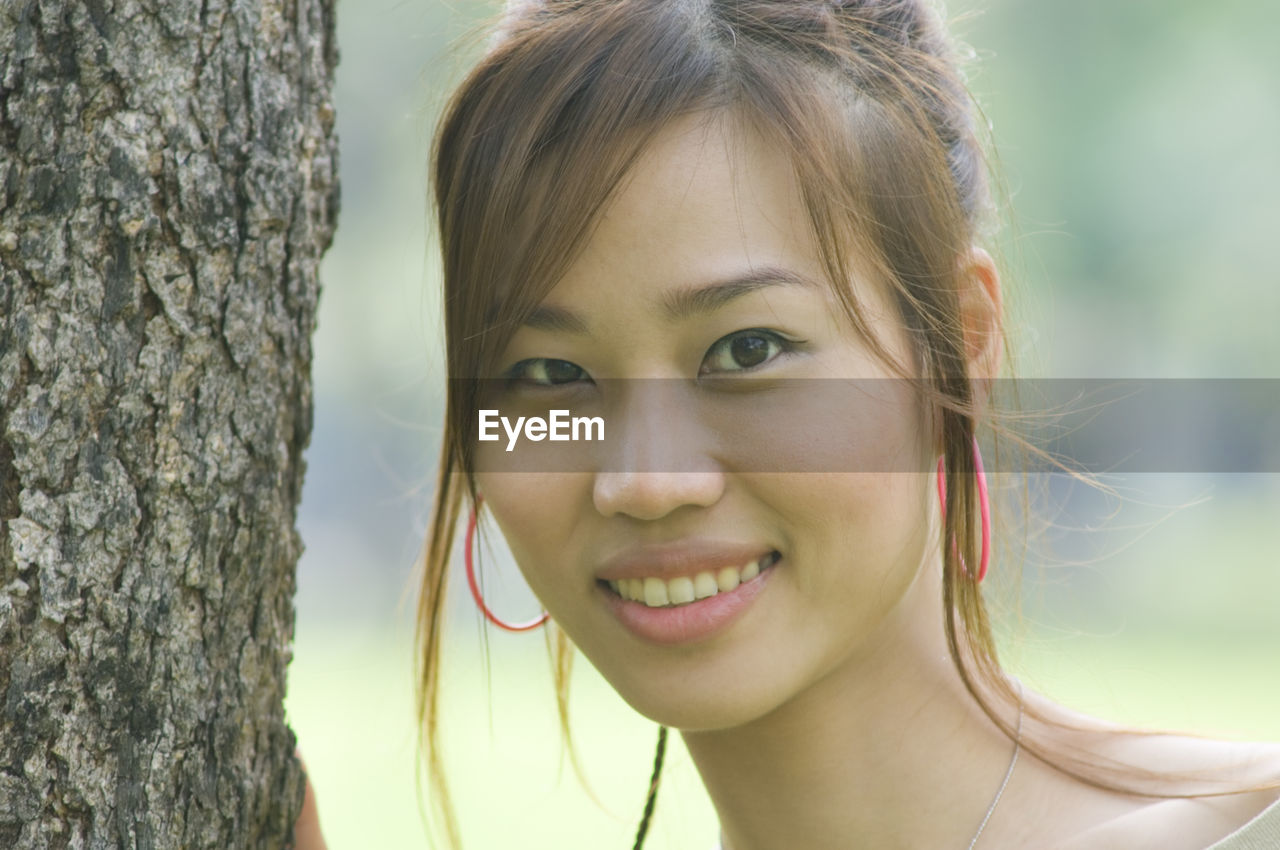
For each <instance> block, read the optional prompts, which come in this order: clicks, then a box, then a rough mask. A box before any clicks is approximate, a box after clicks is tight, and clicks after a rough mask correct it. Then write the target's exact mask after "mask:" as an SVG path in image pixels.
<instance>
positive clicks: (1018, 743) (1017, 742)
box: [968, 682, 1022, 850]
mask: <svg viewBox="0 0 1280 850" xmlns="http://www.w3.org/2000/svg"><path fill="white" fill-rule="evenodd" d="M1021 750H1022V683H1021V682H1018V728H1017V731H1015V732H1014V733H1013V758H1011V759H1009V769H1008V770H1006V771H1005V772H1004V781H1003V782H1001V783H1000V790H999V791H996V796H995V799H994V800H992V801H991V805H990V806H987V813H986V814H985V815H983V817H982V823H980V824H978V831H977V832H975V833H974V834H973V840H972V841H970V842H969V848H968V850H973V848H974V847H976V846H977V845H978V839H979V838H981V837H982V831H983V830H984V829H986V828H987V821H989V820H991V815H992V814H993V813H994V812H995V810H996V806H998V805H1000V798H1001V797H1003V796H1004V789H1005V788H1008V787H1009V778H1010V777H1012V776H1013V768H1014V765H1016V764H1017V763H1018V753H1019V752H1021Z"/></svg>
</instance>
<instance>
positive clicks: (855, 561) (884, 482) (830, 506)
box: [793, 472, 928, 614]
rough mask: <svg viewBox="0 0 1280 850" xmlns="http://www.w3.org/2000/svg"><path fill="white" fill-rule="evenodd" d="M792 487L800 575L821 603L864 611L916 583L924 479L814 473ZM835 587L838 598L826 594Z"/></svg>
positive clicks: (902, 474) (922, 535)
mask: <svg viewBox="0 0 1280 850" xmlns="http://www.w3.org/2000/svg"><path fill="white" fill-rule="evenodd" d="M814 478H815V479H816V480H813V481H811V482H810V484H809V486H808V487H804V488H803V489H801V488H797V489H796V491H795V494H794V496H793V503H794V504H795V505H796V506H797V507H798V508H799V510H798V511H797V512H796V514H795V515H794V516H795V521H794V527H795V528H796V531H797V535H796V540H795V544H794V545H795V547H796V554H797V558H798V559H799V560H800V561H801V566H802V567H806V565H807V567H806V568H804V569H801V570H800V571H799V573H800V575H799V576H798V577H797V578H798V579H799V580H800V581H802V582H803V583H804V584H805V585H808V587H807V588H806V589H807V590H808V591H810V592H812V593H814V594H817V595H819V596H820V597H821V598H824V599H826V598H833V599H834V598H837V597H838V599H839V601H838V602H837V603H836V605H837V607H839V608H842V609H844V610H847V609H848V606H850V605H852V606H854V608H856V609H857V610H859V611H862V612H863V613H864V614H868V613H870V609H876V608H881V607H883V606H884V605H885V604H891V603H892V601H893V600H895V599H896V598H897V597H898V596H900V595H901V593H902V592H903V590H904V589H905V588H906V586H907V585H909V584H910V582H911V581H912V580H913V579H914V577H915V574H916V568H917V567H918V566H919V565H920V563H921V561H922V558H923V555H924V551H925V548H924V547H925V545H926V542H927V539H928V536H927V534H926V531H927V522H926V520H925V517H926V494H927V492H928V489H927V482H926V478H927V476H924V475H919V474H910V473H905V472H886V473H851V474H845V475H828V476H814ZM833 590H834V593H835V596H833V597H832V596H829V595H830V594H832V592H833Z"/></svg>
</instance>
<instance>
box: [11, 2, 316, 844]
mask: <svg viewBox="0 0 1280 850" xmlns="http://www.w3.org/2000/svg"><path fill="white" fill-rule="evenodd" d="M336 60H337V55H336V48H335V46H334V31H333V0H3V2H0V848H10V847H21V848H33V850H44V848H111V850H117V848H119V849H120V850H123V848H129V850H153V849H154V850H158V849H159V848H217V850H226V849H227V848H259V847H261V848H276V847H282V846H284V845H285V844H286V842H287V841H288V840H289V836H290V835H291V831H292V824H293V819H294V817H295V815H296V813H297V810H298V807H299V806H300V804H301V798H302V788H303V786H302V775H301V772H300V770H299V767H298V764H297V762H296V761H295V760H294V759H293V734H292V732H291V731H290V730H289V728H288V727H287V726H286V725H285V723H284V717H283V708H282V704H281V700H282V697H283V694H284V683H285V668H286V664H287V663H288V660H289V658H290V641H291V638H292V634H293V590H294V566H295V563H296V560H297V557H298V555H299V553H300V550H301V544H300V542H299V539H298V536H297V534H296V532H295V530H294V519H295V511H296V506H297V503H298V498H299V493H300V489H301V485H302V472H303V461H302V450H303V448H304V447H305V446H306V444H307V440H308V438H309V435H310V430H311V383H310V361H311V347H310V337H311V332H312V328H313V326H314V324H315V310H316V297H317V289H318V287H317V276H316V268H317V264H318V262H319V259H320V256H321V254H322V253H323V251H324V250H325V248H327V247H328V244H329V241H330V238H331V235H332V231H333V226H334V221H335V215H336V200H337V197H336V187H337V182H336V142H335V138H334V135H333V117H334V116H333V109H332V107H331V105H330V92H331V82H332V74H333V69H334V65H335V63H336Z"/></svg>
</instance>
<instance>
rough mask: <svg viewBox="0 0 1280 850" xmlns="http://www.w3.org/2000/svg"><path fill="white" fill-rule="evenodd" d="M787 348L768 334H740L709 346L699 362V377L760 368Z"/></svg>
mask: <svg viewBox="0 0 1280 850" xmlns="http://www.w3.org/2000/svg"><path fill="white" fill-rule="evenodd" d="M790 348H791V344H790V343H789V342H788V341H787V340H786V339H783V338H782V337H780V336H778V335H777V334H775V333H772V332H770V331H758V330H749V331H739V332H738V333H735V334H730V335H729V336H726V337H724V338H723V339H720V340H717V341H716V344H715V345H713V346H711V349H710V350H709V351H708V352H707V355H706V357H705V358H704V359H703V361H702V369H701V370H700V374H704V375H705V374H709V373H714V372H745V371H747V370H749V369H754V368H756V367H758V366H763V365H764V364H765V363H768V362H769V361H770V360H773V359H774V358H776V357H777V356H778V355H779V354H782V353H784V352H786V351H789V350H790Z"/></svg>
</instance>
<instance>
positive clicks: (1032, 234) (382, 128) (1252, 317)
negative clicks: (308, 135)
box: [286, 0, 1280, 850]
mask: <svg viewBox="0 0 1280 850" xmlns="http://www.w3.org/2000/svg"><path fill="white" fill-rule="evenodd" d="M493 8H494V6H493V4H491V3H479V2H467V0H450V2H443V1H442V0H396V2H390V0H360V2H354V0H344V2H340V3H339V16H338V29H339V43H340V46H341V51H342V63H341V65H340V67H339V70H338V91H337V109H338V127H339V132H340V134H341V143H342V183H343V185H342V192H343V199H342V216H341V225H340V228H339V231H338V236H337V240H336V242H335V244H334V246H333V249H332V250H331V252H330V253H329V255H328V258H327V259H326V261H325V264H324V268H323V285H324V293H323V297H322V303H321V311H320V327H319V332H318V334H317V338H316V363H315V381H316V422H315V433H314V436H313V440H312V445H311V448H310V450H309V451H308V454H307V458H308V474H307V483H306V489H305V491H304V496H303V503H302V510H301V515H300V519H299V524H300V528H301V532H302V535H303V538H304V540H305V542H306V544H307V551H306V554H305V556H304V557H303V559H302V562H301V564H300V566H299V576H298V585H299V589H298V596H297V612H298V620H297V633H296V640H295V654H294V661H293V663H292V666H291V668H290V673H289V683H288V698H287V702H286V709H287V714H288V718H289V722H290V723H291V724H292V726H293V728H294V729H295V730H296V732H297V733H298V736H299V739H300V741H301V743H302V746H303V749H304V752H305V754H306V757H307V762H308V767H309V769H310V772H311V775H312V778H313V781H314V782H315V785H316V787H317V790H318V794H319V799H320V808H321V819H322V822H323V826H324V829H325V832H326V834H327V836H328V838H329V842H330V847H331V848H333V850H357V848H361V849H363V848H371V847H376V848H382V849H383V850H399V848H405V850H408V848H426V847H431V846H433V844H432V841H431V839H430V837H429V833H428V831H427V829H426V827H425V826H424V820H423V815H422V812H423V810H424V809H426V808H427V807H426V806H425V804H422V805H420V800H423V799H425V798H424V797H420V795H419V782H418V777H419V776H420V772H419V770H418V768H417V765H418V756H417V752H416V737H415V728H414V719H413V711H412V696H413V670H412V666H411V657H412V656H411V653H412V646H411V635H412V616H413V601H414V596H415V589H414V588H413V587H412V565H413V561H414V558H415V556H416V554H417V549H418V547H419V546H420V544H421V540H422V528H423V526H424V521H425V517H426V514H427V510H428V507H429V504H430V498H431V487H432V482H433V476H434V470H433V462H434V456H435V450H436V446H437V445H438V439H439V422H440V416H441V414H440V411H441V391H442V388H443V378H442V376H443V368H442V365H441V363H442V343H441V340H440V332H439V320H438V303H439V295H438V276H437V271H436V264H435V255H434V250H435V249H434V246H433V244H432V242H431V241H430V238H429V236H428V224H427V218H426V216H425V209H426V202H425V192H426V177H425V160H426V154H427V147H428V143H429V139H430V135H431V129H432V126H433V123H434V120H435V116H436V114H437V112H438V109H439V107H440V104H441V102H442V101H443V98H444V97H445V94H446V92H447V91H448V86H449V84H450V82H451V81H456V80H457V79H458V78H459V76H460V75H461V73H462V72H463V71H464V70H465V68H466V66H467V63H468V61H469V60H470V59H471V58H473V57H474V55H475V54H474V50H473V49H471V48H468V47H466V46H465V44H464V45H463V46H461V47H451V46H450V45H454V44H458V39H459V38H460V37H461V36H464V35H465V34H466V33H467V32H468V31H470V29H471V28H472V27H473V26H474V25H475V24H476V22H477V21H479V20H480V19H481V18H483V17H484V16H485V15H487V14H489V13H490V12H491V11H492V10H493ZM949 12H950V16H951V17H952V18H953V19H954V24H953V30H954V31H955V32H956V33H958V34H959V36H960V37H961V38H962V39H963V41H965V42H967V43H968V44H970V45H972V46H973V48H974V49H975V51H976V54H977V62H976V65H975V66H974V67H973V68H972V69H971V74H970V83H971V86H972V88H973V89H974V90H975V92H976V93H977V94H978V96H979V99H980V100H981V102H982V103H983V106H984V109H985V111H986V115H987V117H988V118H989V119H990V121H991V123H992V126H993V128H994V136H995V139H996V141H997V143H998V155H999V160H1000V168H1001V171H1002V174H1003V176H1004V180H1005V182H1006V183H1007V185H1008V189H1009V197H1010V201H1011V204H1012V208H1013V210H1012V214H1011V215H1010V218H1011V220H1012V226H1011V227H1008V228H1006V230H1005V231H1004V234H1003V236H1002V240H1003V241H1002V244H1001V249H1002V252H1003V254H1004V255H1005V257H1006V258H1007V262H1008V265H1007V267H1006V286H1007V287H1008V288H1009V290H1010V292H1011V300H1012V304H1011V307H1012V316H1013V322H1014V325H1015V327H1014V334H1015V342H1016V343H1017V345H1016V349H1017V351H1016V354H1017V358H1016V359H1017V362H1018V366H1019V369H1020V372H1021V374H1024V375H1029V376H1043V377H1197V378H1213V377H1267V378H1278V377H1280V333H1277V326H1278V325H1280V279H1278V275H1277V271H1276V260H1275V244H1276V236H1275V233H1276V231H1277V225H1280V152H1278V151H1280V145H1277V142H1276V140H1277V139H1280V63H1277V62H1276V60H1275V50H1274V43H1273V38H1274V33H1275V32H1277V31H1280V5H1278V4H1274V3H1269V2H1268V3H1261V2H1241V0H1234V2H1233V0H1225V2H1220V3H1216V4H1206V3H1199V2H1192V0H1162V2H1155V0H1123V2H1114V0H1078V2H1075V3H1062V2H1057V0H993V2H989V3H985V4H983V5H982V6H980V7H978V6H976V5H975V4H973V3H966V4H964V5H960V4H952V5H951V7H950V8H949ZM474 43H475V42H474V41H473V42H471V44H473V45H474ZM1110 483H1112V484H1113V485H1114V486H1116V487H1117V488H1118V489H1119V494H1118V496H1117V497H1105V496H1103V495H1101V494H1099V493H1096V492H1094V491H1092V490H1089V489H1088V488H1080V487H1075V488H1070V487H1067V486H1065V485H1064V484H1063V482H1061V481H1056V480H1051V481H1040V482H1035V484H1036V490H1037V492H1043V493H1044V494H1046V496H1047V498H1046V499H1039V498H1038V499H1037V501H1038V502H1043V507H1044V516H1045V518H1046V520H1047V521H1049V522H1050V523H1051V525H1050V526H1049V527H1048V529H1047V530H1046V531H1045V532H1044V533H1042V534H1037V535H1036V536H1035V537H1033V538H1032V540H1031V543H1030V545H1029V547H1028V550H1027V552H1026V555H1025V558H1024V560H1025V566H1024V567H1023V578H1022V580H1021V588H1020V589H1021V599H1022V616H1021V618H1017V617H1008V618H1006V625H1005V626H1004V628H1003V632H1002V633H1003V634H1005V635H1006V637H1005V639H1004V641H1003V644H1004V647H1005V649H1004V655H1005V658H1006V661H1007V662H1008V663H1009V665H1010V666H1011V667H1012V668H1013V669H1015V670H1016V671H1017V672H1018V673H1019V674H1020V675H1022V676H1023V678H1024V681H1026V682H1027V684H1028V685H1029V686H1031V687H1035V688H1038V689H1040V690H1042V691H1044V692H1047V693H1049V694H1051V695H1053V696H1054V697H1056V698H1058V699H1060V700H1061V701H1063V702H1065V703H1067V704H1069V705H1071V706H1073V707H1076V708H1078V709H1080V710H1083V711H1087V712H1093V713H1096V714H1099V715H1102V716H1106V717H1110V718H1113V719H1116V720H1120V721H1128V722H1134V723H1140V724H1149V725H1159V726H1165V727H1179V728H1189V729H1194V730H1199V731H1204V732H1210V733H1215V734H1222V735H1227V736H1232V737H1241V738H1267V739H1273V740H1280V672H1278V671H1280V663H1278V662H1280V569H1277V567H1280V563H1278V558H1277V555H1276V547H1275V545H1274V540H1275V529H1276V526H1277V519H1278V518H1280V475H1232V476H1228V475H1219V476H1207V475H1197V476H1175V475H1135V476H1131V477H1129V478H1128V479H1126V480H1123V481H1111V482H1110ZM1012 563H1013V562H1012V561H1010V560H1009V559H1008V558H1006V559H1005V560H1004V561H1003V562H998V563H997V566H996V569H997V570H1000V569H1001V568H1002V567H1003V569H1004V571H1005V575H1008V573H1009V572H1010V571H1011V570H1014V569H1015V567H1014V566H1012ZM459 575H460V573H459ZM488 582H489V584H490V586H492V587H494V588H496V589H495V590H494V591H493V593H494V597H493V605H494V606H495V607H497V608H498V609H499V610H501V611H503V612H505V614H506V616H508V617H511V618H518V617H520V616H523V615H524V614H526V613H527V614H533V613H534V612H536V610H537V606H536V602H535V601H534V600H533V599H532V597H531V595H530V594H529V592H528V590H527V589H526V588H525V587H524V585H523V583H522V582H521V580H520V578H519V575H518V572H517V571H516V570H515V568H514V567H513V566H512V565H510V564H509V563H507V564H505V565H504V566H501V567H499V569H498V572H497V573H496V574H491V575H490V577H489V579H488ZM461 583H462V582H461V581H459V580H457V579H455V580H454V582H453V584H454V591H457V590H458V585H459V584H461ZM463 593H465V588H464V590H463ZM449 618H450V619H449V622H450V624H451V625H450V633H449V654H448V657H447V658H446V661H445V663H446V670H445V675H444V684H443V687H444V692H445V693H446V694H447V699H446V717H445V720H444V722H443V726H442V729H443V739H444V741H445V742H446V743H445V746H446V749H447V752H446V758H447V760H448V765H449V770H450V776H451V777H452V779H453V790H454V795H455V801H456V803H457V808H458V812H459V815H460V818H461V823H462V829H463V835H464V839H466V841H467V846H468V847H472V848H490V847H499V846H521V847H534V848H544V847H548V848H549V847H555V848H591V850H596V848H610V847H623V846H630V844H631V839H632V837H633V834H634V829H635V825H636V822H637V820H638V817H639V814H640V808H641V806H642V804H643V801H644V793H645V788H646V785H647V782H648V775H649V770H650V766H651V759H652V752H653V746H654V742H655V736H656V727H655V726H654V725H653V724H652V723H650V722H649V721H647V720H645V719H643V718H641V717H639V716H638V715H636V714H635V713H634V712H632V711H631V710H630V709H629V708H628V707H627V706H626V705H625V704H623V703H622V702H621V701H620V700H619V699H618V697H617V696H616V695H614V694H613V692H612V690H611V689H610V688H609V687H608V685H607V684H606V683H604V682H602V681H601V680H600V679H599V677H598V676H596V675H595V674H594V672H593V671H592V670H591V669H590V667H589V666H588V665H587V664H586V663H585V661H583V660H581V659H579V663H578V665H577V670H576V672H575V678H574V684H573V692H572V711H573V717H574V723H573V728H574V732H575V736H576V740H577V743H578V746H579V752H580V753H581V755H582V757H583V763H584V768H585V771H586V773H587V776H588V779H589V781H590V787H591V789H592V791H593V793H594V794H595V796H596V797H597V798H598V801H599V802H598V803H597V802H595V801H593V800H592V798H591V796H590V795H589V794H588V793H587V792H586V791H584V790H583V788H582V786H581V785H580V784H579V783H578V781H577V779H576V778H575V777H574V774H573V771H572V769H571V767H570V765H569V763H568V760H567V758H566V757H565V756H564V754H563V749H562V747H561V744H560V739H559V735H558V732H557V726H556V718H555V710H554V699H553V693H552V689H551V676H550V671H549V668H548V666H547V661H546V652H545V647H544V645H543V641H542V639H541V638H540V637H538V636H537V635H536V634H535V635H529V634H525V635H507V634H498V633H496V632H495V630H492V629H491V630H490V636H489V640H488V642H489V647H490V654H489V659H490V662H491V663H490V665H489V666H488V667H486V665H485V662H484V659H483V655H482V647H483V644H484V640H483V635H482V631H483V630H482V628H481V625H480V623H479V618H478V617H477V616H476V614H475V611H474V608H473V607H472V605H471V603H470V600H469V599H468V598H466V597H465V596H463V595H461V594H458V593H456V592H455V593H454V595H453V598H452V599H451V601H450V606H449ZM673 741H674V743H675V747H674V752H673V754H672V755H671V756H670V757H669V761H668V766H667V769H666V771H665V772H664V778H663V784H662V791H661V795H660V797H659V803H658V809H657V815H656V818H655V821H654V824H653V828H652V831H651V838H650V840H649V842H648V845H647V846H650V847H653V848H655V850H706V848H707V847H709V846H711V844H712V842H713V840H714V838H715V834H716V832H715V818H714V814H713V812H712V811H711V807H710V804H709V803H708V801H707V799H706V796H705V794H704V793H703V792H702V790H701V788H700V785H699V783H698V781H697V777H696V774H695V773H694V771H693V769H692V766H691V764H690V762H689V759H688V756H687V755H686V754H685V752H684V750H683V748H682V747H681V746H680V744H679V740H678V738H674V739H673ZM422 787H423V789H425V785H423V786H422Z"/></svg>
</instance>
